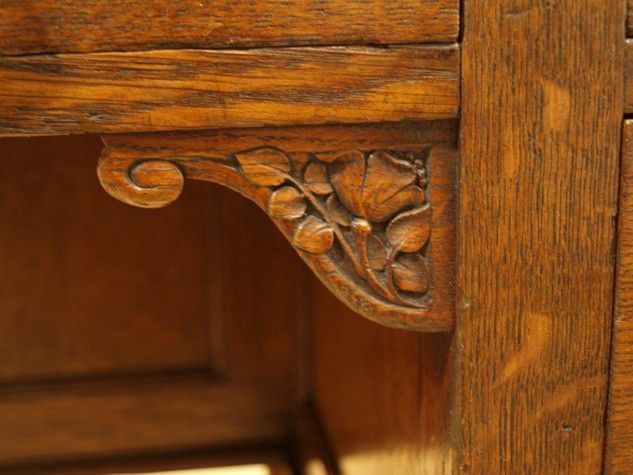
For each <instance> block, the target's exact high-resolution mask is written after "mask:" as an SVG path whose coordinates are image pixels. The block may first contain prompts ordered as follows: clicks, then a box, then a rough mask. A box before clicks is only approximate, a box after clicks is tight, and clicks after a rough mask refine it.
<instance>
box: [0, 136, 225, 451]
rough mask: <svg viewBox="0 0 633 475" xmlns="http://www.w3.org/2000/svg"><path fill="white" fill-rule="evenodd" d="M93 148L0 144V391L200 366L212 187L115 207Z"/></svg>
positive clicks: (52, 141)
mask: <svg viewBox="0 0 633 475" xmlns="http://www.w3.org/2000/svg"><path fill="white" fill-rule="evenodd" d="M101 149H102V144H101V141H100V140H99V138H98V137H96V136H80V137H73V138H68V137H39V138H33V139H17V138H10V139H2V140H0V176H1V177H2V178H1V179H0V197H2V200H1V201H0V223H2V224H0V230H1V232H0V263H1V265H0V296H1V298H0V386H1V383H2V382H4V381H11V380H16V379H17V380H24V379H34V378H46V379H48V378H51V377H68V376H80V375H90V374H93V375H94V374H103V373H111V372H139V371H148V370H149V371H151V370H154V371H155V370H156V369H157V368H163V369H171V370H175V369H178V368H188V367H202V366H205V365H208V364H209V363H210V361H209V360H210V358H209V338H208V332H209V324H210V322H211V321H213V320H214V319H215V318H219V316H216V315H213V316H212V317H211V318H210V317H209V315H208V311H207V306H208V305H209V304H208V299H207V274H208V269H207V268H208V265H209V264H211V263H212V260H211V259H208V258H207V253H208V252H210V250H209V251H208V250H207V241H208V236H209V235H211V234H212V233H210V232H208V231H207V228H206V223H207V222H208V221H211V220H213V219H214V217H213V216H210V215H211V211H210V208H211V207H212V206H215V205H214V200H213V197H214V194H213V193H212V191H213V190H204V189H201V188H199V187H198V188H196V187H195V185H194V186H193V187H192V188H190V189H189V190H188V191H187V193H186V194H185V195H184V196H183V200H182V204H179V205H178V206H174V207H173V208H171V209H167V210H164V211H161V212H156V213H143V212H142V211H140V210H135V209H131V208H129V207H125V206H122V205H120V204H118V203H116V202H113V201H112V200H111V199H110V197H108V196H107V195H106V194H104V193H103V191H102V190H101V189H100V187H99V185H98V183H97V182H96V180H95V172H94V160H95V159H96V157H98V156H99V153H100V152H101ZM123 235H125V239H121V237H122V236H123ZM168 259H169V260H171V259H173V262H172V263H171V265H169V266H165V265H164V263H165V262H166V260H168ZM174 281H178V282H179V283H180V288H176V287H174V286H173V282H174ZM183 292H186V295H187V296H188V297H187V298H186V299H185V298H183ZM158 295H160V298H152V296H158ZM214 313H215V312H214ZM165 345H168V346H169V348H170V351H169V352H165ZM0 458H1V456H0Z"/></svg>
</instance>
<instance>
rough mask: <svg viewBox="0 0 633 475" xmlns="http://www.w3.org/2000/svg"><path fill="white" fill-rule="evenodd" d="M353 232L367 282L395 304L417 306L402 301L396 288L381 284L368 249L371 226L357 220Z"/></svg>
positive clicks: (353, 224)
mask: <svg viewBox="0 0 633 475" xmlns="http://www.w3.org/2000/svg"><path fill="white" fill-rule="evenodd" d="M352 231H353V232H354V236H355V237H356V247H357V248H358V252H359V254H360V258H361V261H362V265H363V268H364V269H365V275H366V280H367V282H368V283H369V285H370V286H371V288H372V289H374V290H375V291H376V292H378V293H379V294H380V295H381V296H382V297H384V298H386V299H387V300H391V301H392V302H394V303H399V304H402V305H407V306H415V305H412V304H411V303H410V302H407V301H405V300H403V299H402V297H401V296H400V294H398V291H397V290H396V289H395V287H394V286H389V287H388V288H385V286H384V285H383V284H382V283H381V282H380V280H379V279H378V276H377V275H376V273H375V272H374V270H373V268H372V266H371V263H370V262H369V254H368V249H367V237H368V236H369V235H370V234H371V226H370V225H369V223H367V222H366V221H365V220H357V221H356V222H354V223H352Z"/></svg>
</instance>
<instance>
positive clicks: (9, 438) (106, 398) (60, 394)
mask: <svg viewBox="0 0 633 475" xmlns="http://www.w3.org/2000/svg"><path fill="white" fill-rule="evenodd" d="M291 401H292V395H291V394H290V393H289V392H288V391H287V388H286V387H283V386H276V385H274V384H268V385H261V384H256V383H247V382H244V383H235V384H226V383H224V382H221V381H220V382H216V381H213V380H211V379H209V378H205V377H183V376H176V377H174V378H171V379H170V378H168V377H164V378H157V379H155V380H154V379H147V378H146V379H137V380H134V379H130V380H127V379H124V380H120V381H117V380H112V379H110V380H103V381H98V380H95V381H93V382H81V381H80V382H69V383H59V384H57V386H56V387H52V386H51V385H47V386H45V387H43V388H42V387H38V386H33V387H30V386H26V387H23V388H20V387H14V388H11V389H10V388H4V389H3V390H2V391H0V444H1V445H0V470H2V464H6V465H10V464H16V463H18V462H31V463H32V462H36V461H44V459H48V460H54V459H58V460H59V459H61V460H63V459H69V458H80V457H83V458H86V457H94V456H103V455H112V454H118V455H119V456H121V455H125V454H130V453H135V452H136V453H139V452H140V453H143V452H155V453H156V452H159V451H172V452H173V451H177V450H179V449H180V450H186V449H192V448H200V447H213V446H216V447H228V446H230V445H232V444H244V443H274V442H277V443H279V442H280V441H281V440H282V438H283V437H284V435H285V434H286V433H289V431H290V428H289V427H290V422H291V421H290V415H289V412H288V411H287V408H288V407H290V406H291V405H292V402H291ZM3 473H4V472H3Z"/></svg>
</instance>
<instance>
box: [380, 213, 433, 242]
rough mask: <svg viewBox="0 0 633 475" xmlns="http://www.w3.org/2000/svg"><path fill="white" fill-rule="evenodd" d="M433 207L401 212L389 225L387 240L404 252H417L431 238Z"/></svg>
mask: <svg viewBox="0 0 633 475" xmlns="http://www.w3.org/2000/svg"><path fill="white" fill-rule="evenodd" d="M430 233H431V208H430V206H428V205H427V206H425V207H423V208H416V209H413V210H411V211H406V212H404V213H401V214H399V215H398V216H396V217H395V218H393V220H392V221H391V222H390V223H389V225H388V226H387V240H388V241H389V244H391V245H392V246H393V247H395V248H397V249H400V250H401V251H403V252H417V251H419V250H420V248H421V247H422V246H424V244H425V243H426V242H427V241H428V240H429V235H430Z"/></svg>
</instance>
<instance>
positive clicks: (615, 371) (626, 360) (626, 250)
mask: <svg viewBox="0 0 633 475" xmlns="http://www.w3.org/2000/svg"><path fill="white" fill-rule="evenodd" d="M618 219H619V223H618V229H619V233H618V273H617V280H616V300H615V312H616V313H615V324H614V330H613V331H614V333H613V343H612V348H611V379H610V389H609V417H608V421H607V428H608V438H607V450H606V465H605V467H606V472H607V473H609V474H619V473H622V474H624V473H630V471H631V469H632V468H633V404H632V401H633V121H626V122H625V124H624V142H623V150H622V167H621V172H620V208H619V217H618Z"/></svg>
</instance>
